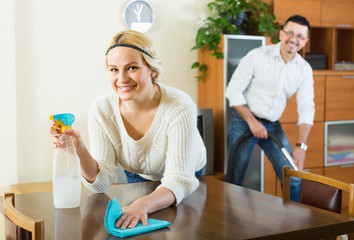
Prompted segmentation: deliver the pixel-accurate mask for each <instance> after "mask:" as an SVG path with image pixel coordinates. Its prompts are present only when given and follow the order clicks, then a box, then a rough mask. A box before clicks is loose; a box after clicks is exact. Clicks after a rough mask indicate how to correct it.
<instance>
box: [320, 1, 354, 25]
mask: <svg viewBox="0 0 354 240" xmlns="http://www.w3.org/2000/svg"><path fill="white" fill-rule="evenodd" d="M353 10H354V1H353V0H335V1H333V0H322V2H321V11H322V14H321V25H322V26H347V27H354V17H353Z"/></svg>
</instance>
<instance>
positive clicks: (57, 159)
mask: <svg viewBox="0 0 354 240" xmlns="http://www.w3.org/2000/svg"><path fill="white" fill-rule="evenodd" d="M49 119H50V120H54V121H55V126H54V129H60V130H61V133H62V134H60V139H61V140H62V141H63V142H64V143H63V144H62V145H59V146H58V147H57V148H56V149H55V150H54V159H53V160H54V162H53V201H54V207H55V208H75V207H78V206H79V205H80V198H81V171H80V160H79V157H78V156H77V154H76V149H75V146H74V142H73V139H72V137H71V136H69V135H66V134H64V130H65V129H70V128H71V124H72V123H73V122H74V121H75V117H74V115H73V114H70V113H63V114H57V115H51V116H49Z"/></svg>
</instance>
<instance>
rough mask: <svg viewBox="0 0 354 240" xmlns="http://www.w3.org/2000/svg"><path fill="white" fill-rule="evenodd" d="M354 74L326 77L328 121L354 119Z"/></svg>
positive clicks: (326, 117) (326, 114)
mask: <svg viewBox="0 0 354 240" xmlns="http://www.w3.org/2000/svg"><path fill="white" fill-rule="evenodd" d="M353 92H354V76H352V77H350V76H343V77H342V76H328V77H326V102H325V106H326V112H325V119H326V121H340V120H352V119H354V104H353V103H354V94H353Z"/></svg>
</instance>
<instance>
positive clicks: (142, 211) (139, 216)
mask: <svg viewBox="0 0 354 240" xmlns="http://www.w3.org/2000/svg"><path fill="white" fill-rule="evenodd" d="M139 200H140V201H139ZM122 210H123V214H122V215H121V216H120V218H118V220H117V222H116V227H117V228H121V229H127V228H134V227H135V226H136V225H137V224H138V222H139V221H140V222H141V223H142V224H143V225H144V226H147V225H148V223H147V216H148V215H147V206H146V204H144V201H141V199H138V200H136V201H134V202H133V203H132V204H130V205H128V206H126V207H123V208H122Z"/></svg>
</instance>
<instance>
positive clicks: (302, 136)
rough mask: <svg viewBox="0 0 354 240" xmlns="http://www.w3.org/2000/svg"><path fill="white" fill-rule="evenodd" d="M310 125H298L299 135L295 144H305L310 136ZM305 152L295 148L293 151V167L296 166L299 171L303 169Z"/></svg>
mask: <svg viewBox="0 0 354 240" xmlns="http://www.w3.org/2000/svg"><path fill="white" fill-rule="evenodd" d="M311 128H312V125H309V124H300V125H299V133H298V137H297V141H296V143H305V144H307V139H308V137H309V135H310V131H311ZM305 153H306V152H305V150H303V149H300V148H299V147H295V148H294V149H293V152H292V155H293V158H294V162H295V165H297V166H298V168H299V170H302V169H303V168H304V162H305Z"/></svg>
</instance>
